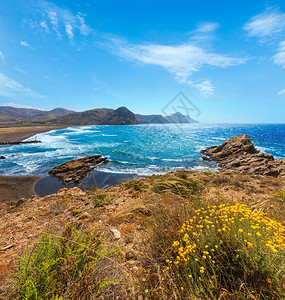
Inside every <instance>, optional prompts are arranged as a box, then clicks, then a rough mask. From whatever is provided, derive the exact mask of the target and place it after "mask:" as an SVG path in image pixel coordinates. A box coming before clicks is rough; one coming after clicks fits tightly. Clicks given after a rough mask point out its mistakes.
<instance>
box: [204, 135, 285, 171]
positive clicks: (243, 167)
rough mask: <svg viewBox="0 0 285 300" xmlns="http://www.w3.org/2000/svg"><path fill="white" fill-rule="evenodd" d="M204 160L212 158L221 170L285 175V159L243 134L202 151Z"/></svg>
mask: <svg viewBox="0 0 285 300" xmlns="http://www.w3.org/2000/svg"><path fill="white" fill-rule="evenodd" d="M201 153H202V154H204V155H206V157H203V159H204V160H212V161H214V162H216V163H217V164H218V166H219V167H220V168H221V171H232V172H235V173H242V174H250V175H254V174H258V175H265V176H273V177H278V176H285V159H274V157H273V155H272V154H267V153H263V152H261V151H259V150H257V149H256V148H255V146H254V145H253V143H252V141H251V139H250V137H249V136H248V135H246V134H241V135H238V136H236V137H233V138H231V139H228V140H227V141H225V142H224V143H223V144H221V145H220V146H214V147H209V148H207V149H205V150H202V151H201Z"/></svg>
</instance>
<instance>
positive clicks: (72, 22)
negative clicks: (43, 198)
mask: <svg viewBox="0 0 285 300" xmlns="http://www.w3.org/2000/svg"><path fill="white" fill-rule="evenodd" d="M179 91H182V92H183V93H184V94H185V95H186V96H187V97H188V98H189V99H190V100H191V101H192V102H193V103H194V104H195V105H196V106H197V107H198V108H199V110H200V111H201V114H200V115H199V117H197V119H198V120H199V121H200V122H210V123H212V122H235V123H239V122H241V123H243V122H253V123H255V122H260V123H262V122H264V123H284V115H285V3H284V1H262V0H258V1H257V0H252V1H243V0H240V1H220V0H216V1H211V0H208V1H205V0H202V1H189V0H188V1H181V0H177V1H154V0H152V1H149V0H146V1H136V0H133V1H108V0H107V1H98V0H93V1H91V0H90V1H88V0H86V1H73V0H69V1H66V0H61V1H53V2H52V1H41V0H25V1H22V0H9V1H7V0H0V104H2V105H7V104H9V105H17V106H18V107H21V106H30V107H35V108H40V109H44V110H49V109H53V108H55V107H64V108H68V109H73V110H78V111H83V110H86V109H92V108H98V107H108V108H117V107H119V106H126V107H128V108H129V109H131V110H132V111H134V112H136V113H143V114H150V113H161V112H162V110H163V108H164V107H165V106H166V105H167V104H168V103H169V101H170V100H171V99H172V98H173V97H174V96H175V95H176V94H177V93H178V92H179Z"/></svg>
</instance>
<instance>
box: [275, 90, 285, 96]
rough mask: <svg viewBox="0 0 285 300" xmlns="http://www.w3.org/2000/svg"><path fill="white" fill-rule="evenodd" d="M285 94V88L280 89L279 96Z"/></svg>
mask: <svg viewBox="0 0 285 300" xmlns="http://www.w3.org/2000/svg"><path fill="white" fill-rule="evenodd" d="M283 94H285V89H284V90H281V91H279V92H278V93H277V96H281V95H283Z"/></svg>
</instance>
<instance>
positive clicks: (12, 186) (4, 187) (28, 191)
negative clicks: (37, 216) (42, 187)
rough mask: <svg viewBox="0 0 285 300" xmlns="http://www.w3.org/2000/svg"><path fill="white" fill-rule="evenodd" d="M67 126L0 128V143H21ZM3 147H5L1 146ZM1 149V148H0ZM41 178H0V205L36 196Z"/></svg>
mask: <svg viewBox="0 0 285 300" xmlns="http://www.w3.org/2000/svg"><path fill="white" fill-rule="evenodd" d="M67 127H68V126H55V125H43V126H41V125H38V126H19V127H17V126H11V127H0V142H22V141H23V140H25V139H27V138H29V137H31V136H34V135H36V134H38V133H43V132H48V131H50V130H56V129H63V128H67ZM2 147H5V145H2ZM0 149H1V146H0ZM42 178H43V176H29V175H28V176H0V203H5V202H15V203H16V202H17V201H19V200H21V198H29V197H31V196H32V195H37V193H36V192H35V185H36V183H37V182H38V181H39V180H40V179H42Z"/></svg>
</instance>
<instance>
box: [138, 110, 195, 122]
mask: <svg viewBox="0 0 285 300" xmlns="http://www.w3.org/2000/svg"><path fill="white" fill-rule="evenodd" d="M135 116H136V117H137V119H139V120H141V121H143V122H144V123H147V124H165V123H198V121H196V120H194V119H192V118H190V117H189V116H186V115H183V114H182V113H180V112H177V113H175V114H173V115H170V116H165V117H164V116H162V115H140V114H136V115H135Z"/></svg>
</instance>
